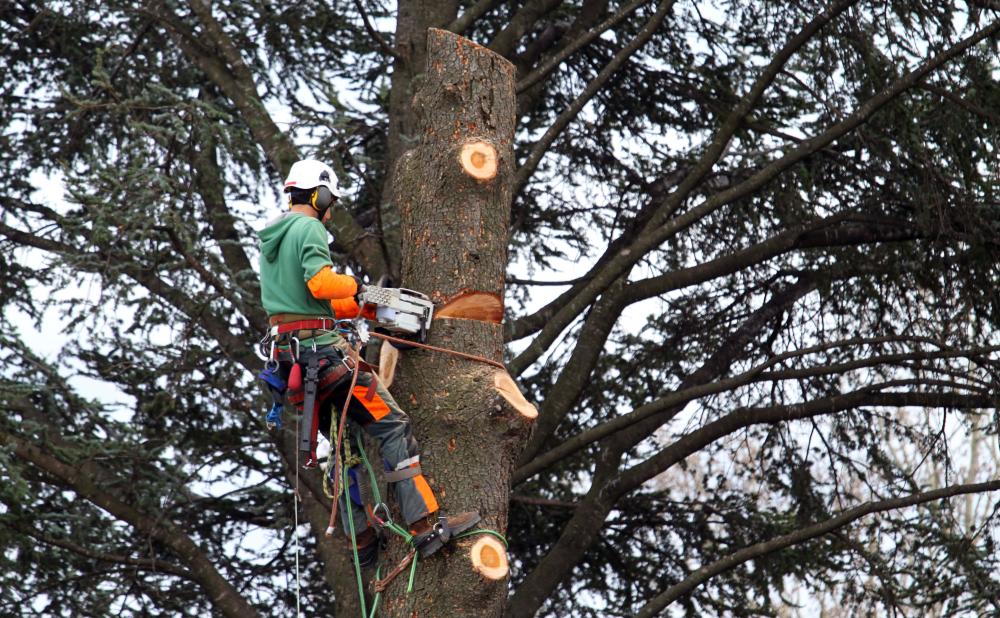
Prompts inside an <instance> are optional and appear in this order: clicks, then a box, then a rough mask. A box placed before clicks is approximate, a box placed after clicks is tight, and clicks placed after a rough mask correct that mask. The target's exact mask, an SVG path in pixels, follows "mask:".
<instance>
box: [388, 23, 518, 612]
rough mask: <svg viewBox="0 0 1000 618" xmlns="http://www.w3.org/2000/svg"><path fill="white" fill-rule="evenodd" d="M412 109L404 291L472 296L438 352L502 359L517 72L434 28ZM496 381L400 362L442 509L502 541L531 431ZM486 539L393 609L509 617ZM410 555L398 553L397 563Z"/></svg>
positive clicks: (484, 371) (404, 166) (404, 173)
mask: <svg viewBox="0 0 1000 618" xmlns="http://www.w3.org/2000/svg"><path fill="white" fill-rule="evenodd" d="M413 108H414V110H415V112H416V117H417V128H418V133H417V135H418V136H419V139H420V141H419V142H418V143H417V144H416V145H415V146H414V147H413V148H412V149H410V150H409V151H407V152H406V153H405V154H403V155H402V156H401V158H400V160H399V163H398V166H397V168H396V176H395V177H396V182H395V186H394V191H393V201H394V202H395V204H397V205H398V207H399V210H400V214H401V217H402V222H403V226H402V229H403V234H404V236H403V254H402V275H403V277H402V281H403V284H404V285H405V286H406V287H410V288H413V289H417V290H420V291H423V292H426V293H427V294H429V295H430V296H431V297H432V298H433V299H434V301H435V303H436V304H437V306H438V308H441V309H444V308H445V307H447V306H448V304H449V301H456V299H461V300H460V301H456V302H455V306H456V307H462V309H460V310H453V311H443V313H444V314H446V315H447V317H440V318H438V319H436V320H435V321H434V326H433V328H432V329H431V331H430V335H429V339H428V343H430V344H431V345H437V346H442V347H446V348H450V349H454V350H459V351H462V352H467V353H471V354H477V355H482V356H485V357H488V358H490V359H493V360H501V359H502V353H503V333H502V330H501V326H500V324H499V316H502V306H501V302H502V301H501V300H500V299H502V298H503V287H504V276H505V272H506V267H507V244H508V226H509V220H510V199H511V181H512V178H513V169H514V160H513V151H512V140H513V136H514V124H515V115H514V114H515V96H514V68H513V66H512V65H511V64H510V63H509V62H507V61H506V60H504V59H503V58H501V57H500V56H498V55H497V54H494V53H493V52H491V51H489V50H487V49H486V48H484V47H480V46H478V45H476V44H474V43H472V42H471V41H469V40H467V39H464V38H462V37H460V36H458V35H455V34H453V33H451V32H447V31H443V30H436V29H431V30H429V31H428V40H427V69H426V75H425V79H424V80H422V83H421V85H420V88H419V89H418V91H417V92H416V94H415V96H414V99H413ZM470 298H471V299H473V300H472V301H470V300H469V299H470ZM484 306H486V307H488V308H489V310H483V307H484ZM467 307H472V309H465V308H467ZM463 312H466V313H464V314H463ZM498 373H499V374H501V375H503V370H500V369H497V368H496V367H493V366H490V365H487V364H484V363H480V362H475V361H469V360H462V359H458V358H456V357H453V356H449V355H445V354H442V353H437V352H427V351H422V350H411V351H407V352H404V353H403V354H402V358H401V360H400V361H399V365H398V369H397V372H396V377H395V382H394V385H393V391H394V395H395V396H396V399H397V400H398V401H399V403H400V405H401V406H402V407H403V408H404V409H405V410H406V411H407V412H408V413H409V414H410V416H411V417H412V419H413V423H414V431H415V435H416V437H417V439H418V440H419V441H420V446H421V452H422V462H423V463H422V466H423V470H424V473H425V475H426V476H427V477H428V480H429V482H430V484H431V487H432V488H433V489H434V491H435V493H436V494H437V496H438V500H439V502H440V503H441V506H442V508H443V509H444V510H445V512H452V513H458V512H460V511H466V510H478V511H479V512H480V513H481V514H482V516H483V522H482V526H483V527H486V528H491V529H494V530H498V531H500V532H505V531H506V526H507V505H508V498H509V493H510V487H509V479H510V474H511V471H512V468H513V463H514V460H515V458H516V456H517V454H518V453H519V451H520V448H521V445H522V441H523V438H524V435H525V433H526V431H527V429H528V425H529V422H528V420H527V419H526V417H524V416H522V415H521V414H519V413H518V412H517V409H516V408H515V407H514V406H512V405H510V404H508V403H507V399H505V398H504V397H503V396H501V394H500V393H499V392H498V390H497V388H496V386H495V384H496V383H497V374H498ZM476 538H477V537H472V538H467V539H461V540H459V541H457V542H454V543H453V544H452V545H451V547H449V548H445V549H444V550H442V551H441V552H439V553H438V554H437V555H435V556H433V557H431V558H430V559H428V560H427V561H421V562H420V563H419V565H418V568H417V579H416V584H415V590H414V592H413V593H412V594H410V595H407V594H406V593H405V586H406V581H405V580H406V577H405V576H403V577H399V578H398V579H397V581H396V582H395V583H394V585H393V586H392V587H391V588H390V589H389V591H388V593H387V598H386V601H385V606H384V607H385V609H386V611H387V614H388V615H390V616H414V615H416V616H499V615H501V613H502V612H503V606H504V603H505V600H506V596H507V580H506V577H503V578H502V579H500V580H497V581H493V580H489V579H486V578H485V577H483V576H481V575H480V574H479V573H477V572H475V571H473V569H472V563H471V560H470V555H469V552H470V548H471V546H472V544H473V542H474V541H475V540H476ZM399 552H400V549H399V547H398V546H397V547H396V549H395V551H394V553H393V555H392V557H393V558H397V559H398V558H399V556H400V553H399Z"/></svg>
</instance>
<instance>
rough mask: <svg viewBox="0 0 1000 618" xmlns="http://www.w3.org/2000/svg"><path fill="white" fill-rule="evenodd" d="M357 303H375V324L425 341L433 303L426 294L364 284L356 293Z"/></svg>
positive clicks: (432, 313) (391, 331) (432, 312)
mask: <svg viewBox="0 0 1000 618" xmlns="http://www.w3.org/2000/svg"><path fill="white" fill-rule="evenodd" d="M358 304H359V305H361V306H364V305H375V320H373V321H374V322H375V327H376V328H383V329H385V330H386V331H388V332H390V333H399V334H405V335H416V336H417V338H418V340H419V341H421V342H423V341H426V339H427V330H428V329H429V328H430V327H431V318H433V317H434V303H432V302H431V299H430V298H429V297H428V296H427V295H426V294H422V293H420V292H417V291H416V290H408V289H406V288H384V287H379V286H376V285H366V286H364V287H363V288H362V289H361V292H360V293H359V294H358Z"/></svg>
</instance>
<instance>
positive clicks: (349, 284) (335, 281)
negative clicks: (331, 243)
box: [306, 266, 358, 300]
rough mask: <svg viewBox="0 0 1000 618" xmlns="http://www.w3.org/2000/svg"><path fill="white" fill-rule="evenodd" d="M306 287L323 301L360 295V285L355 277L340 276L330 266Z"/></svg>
mask: <svg viewBox="0 0 1000 618" xmlns="http://www.w3.org/2000/svg"><path fill="white" fill-rule="evenodd" d="M306 285H308V286H309V292H310V293H312V295H313V296H314V297H315V298H320V299H323V300H329V299H331V298H349V297H351V296H354V295H355V294H357V293H358V284H357V282H356V281H355V280H354V277H349V276H347V275H338V274H337V273H335V272H333V268H331V267H329V266H324V267H323V268H321V269H320V271H319V272H318V273H316V274H315V275H313V277H312V279H310V280H309V281H308V282H307V284H306Z"/></svg>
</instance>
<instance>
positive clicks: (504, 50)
mask: <svg viewBox="0 0 1000 618" xmlns="http://www.w3.org/2000/svg"><path fill="white" fill-rule="evenodd" d="M562 3H563V0H528V2H525V3H524V4H522V5H521V6H520V8H518V9H517V12H516V13H514V16H513V17H511V18H510V21H508V22H507V25H506V26H505V27H504V28H503V30H501V31H500V32H498V33H497V35H496V36H495V37H493V40H492V41H490V44H489V45H487V47H488V48H489V49H490V50H492V51H494V52H496V53H498V54H500V55H501V56H503V57H504V58H506V57H508V56H510V55H511V54H512V53H514V50H515V49H516V47H517V42H518V41H520V40H521V37H522V36H524V34H525V32H527V31H528V30H529V29H530V28H531V26H533V25H534V24H535V23H536V22H537V21H538V20H540V19H541V18H543V17H545V15H547V14H549V13H551V12H552V11H554V10H555V9H556V8H558V7H559V5H560V4H562Z"/></svg>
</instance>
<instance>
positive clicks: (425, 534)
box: [410, 511, 481, 558]
mask: <svg viewBox="0 0 1000 618" xmlns="http://www.w3.org/2000/svg"><path fill="white" fill-rule="evenodd" d="M435 515H436V514H433V513H432V514H431V515H428V516H427V517H425V518H424V519H421V520H418V521H417V522H415V523H414V524H412V526H413V527H412V529H411V530H410V532H412V533H413V547H415V548H416V549H417V551H419V552H420V557H421V558H426V557H428V556H430V555H432V554H434V553H435V552H436V551H437V550H439V549H441V548H442V547H444V546H445V545H447V544H448V543H449V542H451V540H452V539H454V538H455V535H457V534H461V533H462V532H465V531H466V530H468V529H470V528H472V527H473V526H475V525H476V524H478V523H479V520H480V519H481V518H480V517H479V512H478V511H466V512H464V513H458V514H457V515H449V516H447V517H446V516H444V515H440V514H437V516H436V517H435Z"/></svg>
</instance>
